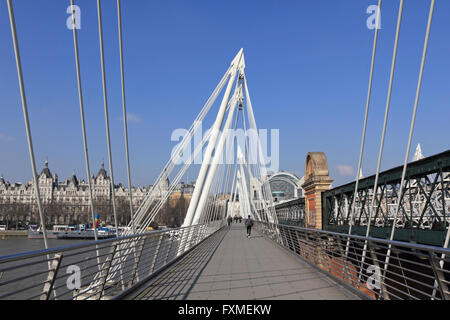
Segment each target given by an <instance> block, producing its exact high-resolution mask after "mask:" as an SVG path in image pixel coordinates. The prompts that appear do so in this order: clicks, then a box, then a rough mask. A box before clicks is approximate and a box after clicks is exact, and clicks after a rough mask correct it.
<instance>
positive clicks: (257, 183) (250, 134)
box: [126, 49, 276, 234]
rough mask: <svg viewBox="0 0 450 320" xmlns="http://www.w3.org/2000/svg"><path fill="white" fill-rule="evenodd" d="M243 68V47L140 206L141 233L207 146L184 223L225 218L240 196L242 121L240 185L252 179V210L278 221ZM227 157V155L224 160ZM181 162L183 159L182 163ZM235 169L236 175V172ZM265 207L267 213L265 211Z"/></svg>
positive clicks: (137, 223)
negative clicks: (238, 154) (205, 126)
mask: <svg viewBox="0 0 450 320" xmlns="http://www.w3.org/2000/svg"><path fill="white" fill-rule="evenodd" d="M244 69H245V59H244V51H243V49H240V50H239V52H238V54H237V55H236V56H235V57H234V59H233V60H232V62H231V64H230V66H229V68H228V70H227V71H226V72H225V74H224V76H223V77H222V79H221V80H220V82H219V83H218V85H217V87H216V88H215V90H214V91H213V93H212V94H211V96H210V97H209V99H208V100H207V102H206V103H205V105H204V107H203V109H202V110H201V111H200V113H199V115H198V116H197V118H196V119H195V120H194V122H193V124H192V125H191V127H190V129H189V130H188V131H187V133H186V134H185V135H184V137H183V139H182V141H181V142H180V143H179V144H178V145H177V146H176V148H175V150H174V152H172V155H171V158H170V159H169V161H168V162H167V164H166V166H165V167H164V168H163V170H162V172H161V174H160V175H159V177H158V178H157V179H156V181H155V183H154V185H153V187H152V188H151V190H150V191H149V192H148V194H147V196H146V198H145V199H144V201H143V202H142V203H141V205H140V206H139V208H138V209H137V210H136V213H135V215H134V221H135V226H136V233H142V232H145V231H146V229H147V227H148V226H150V224H151V222H152V221H153V220H154V219H155V217H156V216H157V215H158V214H159V213H160V212H161V211H162V210H161V209H162V208H163V207H164V205H165V204H166V202H167V200H168V199H169V197H170V195H171V194H173V192H174V190H175V188H176V186H177V185H178V184H179V182H180V181H182V180H181V179H182V178H183V177H185V176H186V172H188V170H190V169H191V168H192V167H194V166H192V164H194V159H196V158H197V157H198V155H199V154H201V153H202V151H203V152H204V153H203V158H202V162H201V166H200V169H199V171H198V176H197V179H196V182H195V187H194V191H193V194H192V198H191V200H190V203H189V207H188V209H187V212H186V216H185V219H184V222H183V226H190V225H195V224H199V223H205V222H209V221H214V220H220V219H224V218H226V215H227V208H228V202H229V201H231V200H233V201H234V200H236V197H234V196H233V195H234V194H233V190H235V189H236V185H235V184H236V174H237V170H236V169H237V167H238V161H237V159H236V160H235V159H234V154H235V152H234V150H235V149H236V150H237V148H238V145H237V140H238V139H237V135H236V132H237V131H238V130H237V129H238V128H237V126H238V124H239V123H240V126H241V127H243V131H244V136H245V143H244V145H241V146H239V147H241V149H242V150H244V151H243V153H245V155H244V156H243V157H242V159H241V164H242V165H243V167H244V168H245V169H246V171H247V172H245V175H244V174H243V172H241V173H240V175H241V176H243V177H242V180H241V188H242V184H243V181H247V182H246V185H247V186H248V190H247V193H248V194H247V198H248V199H249V201H250V210H252V212H251V213H250V214H251V215H252V216H255V217H257V218H259V216H258V215H256V212H253V211H255V210H257V211H260V213H258V214H260V215H261V218H262V219H264V220H267V221H270V222H276V217H275V210H274V208H273V201H272V193H271V190H270V185H269V183H268V180H267V179H266V178H267V172H266V168H265V165H264V164H265V163H266V161H265V159H264V156H263V150H262V145H261V141H260V140H259V135H258V128H257V126H256V121H255V116H254V114H253V108H252V104H251V100H250V96H249V90H248V87H247V80H246V77H245V72H244ZM222 93H223V95H222V100H221V102H220V106H219V110H218V113H217V115H216V118H215V121H214V123H213V125H212V126H211V128H210V130H209V131H208V133H207V134H206V135H205V136H204V137H203V139H202V140H201V143H199V144H198V145H194V150H193V152H191V150H190V148H191V145H192V144H191V143H192V142H195V141H194V140H195V139H194V136H195V135H196V134H197V132H198V131H199V128H201V127H202V122H203V120H204V119H205V117H206V115H207V114H208V112H209V111H210V109H211V107H212V106H213V105H214V103H215V102H216V100H217V99H218V97H219V96H220V95H221V94H222ZM245 111H246V112H245ZM239 117H241V119H239ZM234 119H235V120H234ZM233 122H234V124H233ZM239 129H242V128H239ZM241 142H242V141H241ZM186 154H188V155H189V157H188V159H184V158H183V159H182V157H183V155H186ZM224 157H226V159H225V161H224V159H223V158H224ZM181 160H184V161H181ZM180 162H182V165H179V164H180ZM197 170H198V168H197ZM233 170H234V175H233V176H231V173H232V172H233ZM191 171H192V170H191ZM169 176H170V177H171V181H170V184H169V185H168V186H166V189H164V188H162V186H163V185H164V184H165V183H166V181H167V180H168V177H169ZM231 181H233V185H231ZM166 184H167V183H166ZM255 195H256V196H255ZM240 198H242V195H240ZM263 212H264V214H262V213H263ZM129 227H130V228H129V229H128V231H127V232H126V234H131V233H132V228H131V222H130V225H129Z"/></svg>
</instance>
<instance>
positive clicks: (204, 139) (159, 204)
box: [142, 131, 211, 228]
mask: <svg viewBox="0 0 450 320" xmlns="http://www.w3.org/2000/svg"><path fill="white" fill-rule="evenodd" d="M210 134H211V131H208V133H207V134H206V135H205V137H204V138H203V140H202V143H201V144H200V145H198V146H197V147H196V149H195V150H194V153H193V154H192V155H191V158H190V159H189V161H188V162H187V163H185V165H184V166H183V169H182V170H180V171H179V173H178V175H177V176H176V177H175V179H174V181H173V183H172V185H171V186H170V187H169V190H168V192H167V193H166V194H165V195H164V198H162V199H161V200H160V201H159V202H158V204H157V206H155V207H154V208H153V209H152V211H151V212H150V214H149V215H148V216H147V218H146V220H144V223H143V227H142V228H145V227H146V226H148V224H149V223H151V221H152V220H153V218H154V217H155V216H156V214H157V213H158V212H159V210H160V208H161V207H162V205H164V203H165V202H166V200H167V198H168V197H169V195H170V194H171V192H172V191H173V189H174V188H175V186H176V184H177V183H178V182H179V180H180V179H181V177H182V176H183V175H184V173H185V172H186V170H187V169H188V168H189V166H190V165H191V164H192V162H193V160H194V159H195V157H196V156H197V155H198V153H199V152H200V151H201V150H202V148H203V146H204V145H205V144H206V142H207V141H208V139H209V136H210Z"/></svg>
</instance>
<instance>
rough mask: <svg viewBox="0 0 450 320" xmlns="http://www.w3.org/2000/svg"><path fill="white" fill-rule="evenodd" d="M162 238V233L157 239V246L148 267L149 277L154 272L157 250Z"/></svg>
mask: <svg viewBox="0 0 450 320" xmlns="http://www.w3.org/2000/svg"><path fill="white" fill-rule="evenodd" d="M163 237H164V233H160V235H159V239H158V244H157V245H156V250H155V254H154V256H153V260H152V264H151V266H150V272H149V275H151V274H152V273H153V271H154V270H155V264H156V259H157V258H158V254H159V250H160V248H161V243H162V239H163Z"/></svg>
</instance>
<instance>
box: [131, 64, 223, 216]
mask: <svg viewBox="0 0 450 320" xmlns="http://www.w3.org/2000/svg"><path fill="white" fill-rule="evenodd" d="M231 68H232V66H230V67H229V68H228V70H227V71H226V72H225V74H224V76H223V77H222V79H221V80H220V82H219V84H218V85H217V86H216V88H215V89H214V91H213V93H212V94H211V96H210V97H209V98H208V100H207V102H206V103H205V105H204V107H203V108H202V110H201V111H200V113H199V114H198V116H197V118H196V119H195V120H194V122H193V124H192V125H191V127H190V129H189V130H188V133H187V134H186V135H185V136H184V137H183V140H182V141H181V143H180V144H178V146H177V147H176V149H175V152H174V155H175V156H174V157H171V158H170V159H169V161H168V162H167V164H166V165H165V166H164V169H163V170H162V171H161V173H160V175H159V176H158V178H157V179H156V181H155V183H154V186H153V187H152V188H151V189H150V190H149V191H148V193H147V195H146V197H145V199H144V201H143V202H142V203H141V205H140V206H139V208H138V210H137V211H136V213H135V220H138V221H139V219H141V216H142V215H145V214H146V211H147V209H148V207H149V206H150V205H151V203H152V201H153V200H154V192H155V189H156V187H158V185H159V183H160V180H161V178H162V176H163V175H164V172H169V174H170V172H171V171H172V169H173V167H174V166H175V162H176V161H177V160H178V159H179V155H180V151H182V150H184V148H185V146H186V145H187V144H188V143H189V142H190V141H191V139H192V136H193V135H194V132H195V131H196V130H197V129H198V127H199V125H200V124H201V123H202V121H203V119H204V117H205V116H206V114H207V113H208V111H209V110H210V108H211V106H212V105H213V103H214V102H215V100H216V99H217V97H218V95H219V93H220V92H221V91H222V89H223V87H224V85H225V83H226V82H227V81H228V78H229V76H230V70H231Z"/></svg>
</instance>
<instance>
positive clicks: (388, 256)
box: [383, 0, 448, 282]
mask: <svg viewBox="0 0 450 320" xmlns="http://www.w3.org/2000/svg"><path fill="white" fill-rule="evenodd" d="M434 4H435V0H431V4H430V11H429V14H428V22H427V29H426V34H425V43H424V46H423V51H422V60H421V62H420V72H419V79H418V81H417V89H416V97H415V100H414V109H413V114H412V118H411V125H410V130H409V137H408V144H407V147H406V152H405V160H404V163H403V171H402V178H401V182H400V186H399V192H398V197H397V200H398V201H397V205H396V210H395V213H394V220H393V221H392V228H391V235H390V237H389V240H391V241H392V240H393V238H394V233H395V226H396V224H397V223H396V220H397V216H398V211H399V208H400V202H401V200H402V197H403V184H404V181H405V174H406V167H407V165H408V158H409V152H410V148H411V140H412V136H413V133H414V125H415V121H416V113H417V107H418V104H419V96H420V89H421V87H422V78H423V70H424V67H425V60H426V56H427V50H428V40H429V38H430V31H431V23H432V21H433V13H434ZM447 236H448V235H447ZM391 249H392V245H391V244H389V248H388V251H387V256H386V260H385V263H384V274H383V282H384V279H385V277H386V270H387V265H388V263H389V258H390V254H391Z"/></svg>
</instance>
